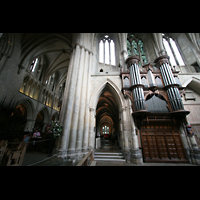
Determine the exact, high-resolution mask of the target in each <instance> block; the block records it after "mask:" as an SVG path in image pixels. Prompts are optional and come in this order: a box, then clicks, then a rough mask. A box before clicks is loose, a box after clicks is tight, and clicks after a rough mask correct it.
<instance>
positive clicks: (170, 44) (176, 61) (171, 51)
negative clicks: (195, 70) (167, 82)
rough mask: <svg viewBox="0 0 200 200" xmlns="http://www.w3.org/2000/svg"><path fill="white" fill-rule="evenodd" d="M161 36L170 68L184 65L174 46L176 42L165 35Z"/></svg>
mask: <svg viewBox="0 0 200 200" xmlns="http://www.w3.org/2000/svg"><path fill="white" fill-rule="evenodd" d="M162 35H163V44H164V48H165V50H166V52H167V54H168V56H169V57H170V63H171V66H177V65H178V66H182V65H185V63H184V61H183V59H182V56H181V54H180V52H179V50H178V47H177V45H176V42H175V41H174V40H173V39H172V38H170V37H168V36H167V35H165V34H162Z"/></svg>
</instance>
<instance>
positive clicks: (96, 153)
mask: <svg viewBox="0 0 200 200" xmlns="http://www.w3.org/2000/svg"><path fill="white" fill-rule="evenodd" d="M95 155H118V156H121V155H123V154H122V153H120V152H119V153H115V152H95Z"/></svg>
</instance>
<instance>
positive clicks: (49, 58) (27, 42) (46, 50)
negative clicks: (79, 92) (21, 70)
mask: <svg viewBox="0 0 200 200" xmlns="http://www.w3.org/2000/svg"><path fill="white" fill-rule="evenodd" d="M21 49H22V51H21V64H22V65H23V66H24V67H25V68H28V67H29V65H30V63H31V62H32V61H33V60H34V59H35V58H39V57H41V58H42V65H43V67H44V69H43V77H42V82H45V81H46V80H47V79H48V78H49V77H50V76H51V75H52V74H53V73H55V74H56V79H57V84H58V85H59V84H62V83H63V82H64V81H65V79H66V76H67V71H68V66H69V60H70V55H71V50H72V33H25V34H22V37H21ZM58 85H57V86H58Z"/></svg>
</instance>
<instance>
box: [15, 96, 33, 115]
mask: <svg viewBox="0 0 200 200" xmlns="http://www.w3.org/2000/svg"><path fill="white" fill-rule="evenodd" d="M21 104H24V105H25V106H26V110H27V119H33V118H34V115H35V106H34V104H33V102H32V100H31V99H29V98H25V99H21V100H19V101H18V102H17V105H21Z"/></svg>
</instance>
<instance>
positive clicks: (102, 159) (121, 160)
mask: <svg viewBox="0 0 200 200" xmlns="http://www.w3.org/2000/svg"><path fill="white" fill-rule="evenodd" d="M94 159H95V160H96V161H111V162H115V161H116V162H118V161H120V162H125V161H126V160H125V159H119V158H118V159H114V158H94Z"/></svg>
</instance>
